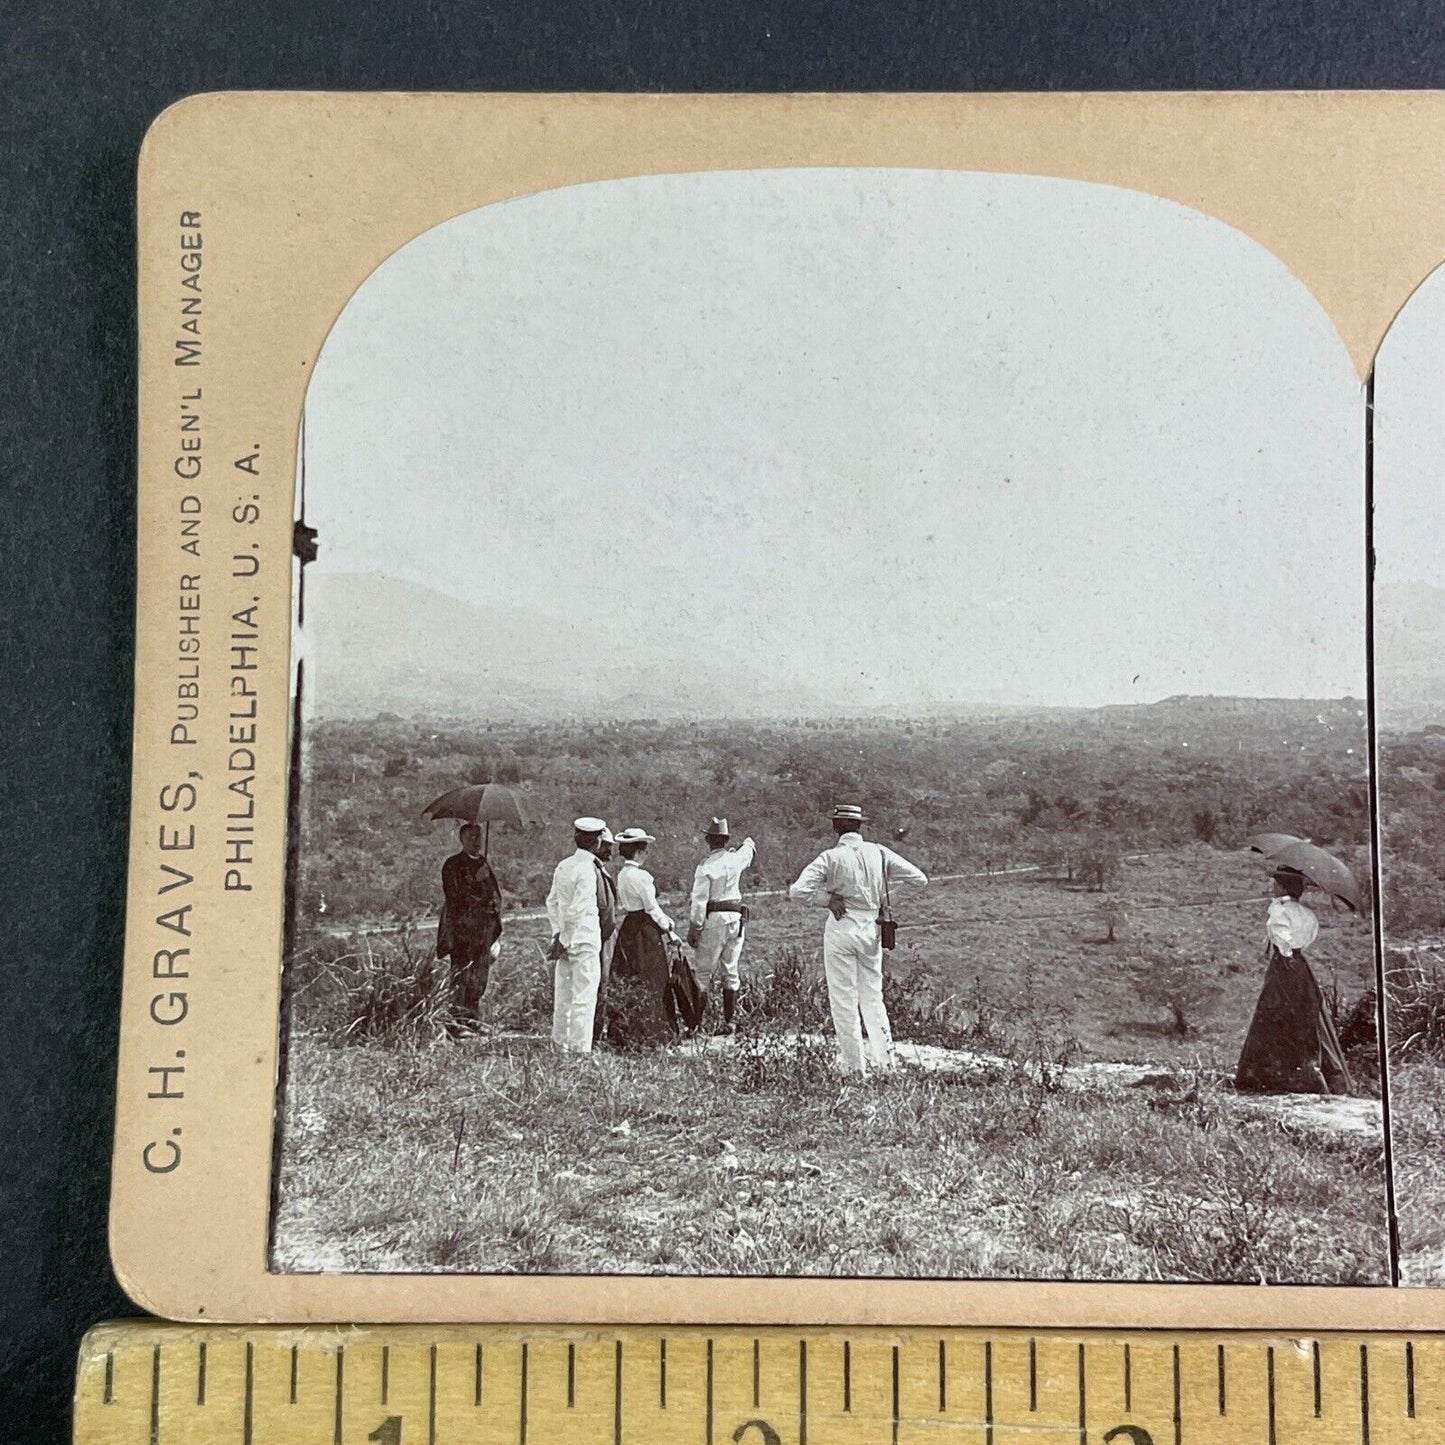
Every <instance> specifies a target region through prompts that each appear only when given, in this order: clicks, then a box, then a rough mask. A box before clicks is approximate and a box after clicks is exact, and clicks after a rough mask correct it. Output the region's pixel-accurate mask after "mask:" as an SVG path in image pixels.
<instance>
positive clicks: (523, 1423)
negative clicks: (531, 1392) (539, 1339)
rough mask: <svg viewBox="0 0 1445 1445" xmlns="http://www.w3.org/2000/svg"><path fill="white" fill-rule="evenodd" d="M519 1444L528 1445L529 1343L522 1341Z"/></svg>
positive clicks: (518, 1421) (518, 1420)
mask: <svg viewBox="0 0 1445 1445" xmlns="http://www.w3.org/2000/svg"><path fill="white" fill-rule="evenodd" d="M517 1442H518V1445H527V1342H526V1340H523V1341H522V1393H521V1401H520V1404H519V1405H518V1410H517Z"/></svg>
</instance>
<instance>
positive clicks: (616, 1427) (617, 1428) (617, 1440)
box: [432, 1335, 622, 1445]
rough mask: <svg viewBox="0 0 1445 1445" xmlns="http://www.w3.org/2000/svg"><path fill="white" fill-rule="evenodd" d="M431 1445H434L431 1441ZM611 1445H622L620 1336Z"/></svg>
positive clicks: (615, 1362) (614, 1369) (615, 1359)
mask: <svg viewBox="0 0 1445 1445" xmlns="http://www.w3.org/2000/svg"><path fill="white" fill-rule="evenodd" d="M432 1445H436V1442H435V1441H433V1442H432ZM612 1445H622V1336H621V1335H619V1336H618V1337H617V1353H616V1355H615V1356H614V1357H613V1361H612Z"/></svg>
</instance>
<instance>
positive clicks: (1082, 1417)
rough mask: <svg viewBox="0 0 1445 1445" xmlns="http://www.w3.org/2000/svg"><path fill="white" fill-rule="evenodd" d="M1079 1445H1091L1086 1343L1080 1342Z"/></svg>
mask: <svg viewBox="0 0 1445 1445" xmlns="http://www.w3.org/2000/svg"><path fill="white" fill-rule="evenodd" d="M1079 1445H1089V1400H1088V1393H1087V1386H1086V1383H1085V1379H1084V1343H1083V1341H1082V1340H1080V1341H1079Z"/></svg>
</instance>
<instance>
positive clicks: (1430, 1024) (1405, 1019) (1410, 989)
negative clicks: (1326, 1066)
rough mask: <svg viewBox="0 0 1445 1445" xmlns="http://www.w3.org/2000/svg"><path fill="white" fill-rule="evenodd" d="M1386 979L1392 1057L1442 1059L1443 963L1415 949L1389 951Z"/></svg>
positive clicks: (1444, 1054)
mask: <svg viewBox="0 0 1445 1445" xmlns="http://www.w3.org/2000/svg"><path fill="white" fill-rule="evenodd" d="M1385 983H1386V988H1387V994H1386V997H1387V999H1388V1001H1389V1009H1390V1055H1391V1057H1392V1058H1393V1059H1397V1060H1399V1061H1401V1062H1402V1063H1403V1062H1405V1061H1408V1060H1412V1059H1417V1058H1431V1059H1445V966H1442V964H1441V961H1440V960H1439V959H1438V958H1435V957H1432V956H1430V955H1428V954H1422V953H1420V952H1418V951H1415V950H1411V951H1409V952H1405V951H1404V950H1398V951H1392V952H1391V953H1390V954H1389V955H1388V956H1387V965H1386V971H1385ZM1341 1042H1343V1037H1342V1038H1341Z"/></svg>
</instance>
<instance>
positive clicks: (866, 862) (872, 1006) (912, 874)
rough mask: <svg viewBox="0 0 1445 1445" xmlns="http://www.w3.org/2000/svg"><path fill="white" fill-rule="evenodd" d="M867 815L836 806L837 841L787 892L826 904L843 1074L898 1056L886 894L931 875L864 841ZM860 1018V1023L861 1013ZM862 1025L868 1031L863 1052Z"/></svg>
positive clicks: (832, 1003)
mask: <svg viewBox="0 0 1445 1445" xmlns="http://www.w3.org/2000/svg"><path fill="white" fill-rule="evenodd" d="M865 821H866V819H865V818H864V816H863V810H862V809H861V808H858V807H854V806H852V805H851V804H845V805H842V806H839V807H836V808H834V809H833V831H834V833H836V834H837V836H838V841H837V843H836V844H835V845H834V846H833V847H831V848H829V849H828V850H827V851H826V852H824V853H820V854H819V855H818V856H817V857H816V858H815V859H814V860H813V861H812V862H811V863H809V864H808V866H807V867H806V868H804V869H803V871H802V872H801V873H800V874H799V875H798V880H797V882H796V883H794V884H793V886H792V887H791V888H789V889H788V897H789V898H792V899H793V900H794V901H795V902H799V903H812V904H815V905H817V906H818V907H824V908H827V910H828V914H829V917H828V921H827V923H826V924H824V925H823V971H824V973H825V974H826V975H827V978H828V1006H829V1008H830V1009H831V1011H832V1014H833V1031H834V1033H836V1034H837V1036H838V1052H839V1055H840V1059H841V1062H842V1066H843V1070H844V1072H845V1073H850V1074H862V1073H865V1072H867V1068H868V1065H869V1064H872V1065H873V1066H874V1067H876V1068H882V1069H886V1068H889V1067H891V1066H892V1063H893V1032H892V1030H891V1029H890V1028H889V1025H888V1010H887V1009H886V1008H885V1007H884V1006H883V935H882V930H881V929H880V927H879V914H880V910H881V908H882V905H883V902H884V899H885V897H886V896H887V895H888V894H889V893H891V891H892V889H893V888H895V887H897V886H898V885H900V884H905V885H906V884H912V885H915V886H918V887H922V886H923V885H924V884H926V883H927V882H928V879H927V877H926V876H925V875H924V874H923V873H922V872H921V871H920V870H919V869H917V868H915V867H914V866H913V864H912V863H910V862H909V861H908V860H907V859H906V858H900V857H899V856H898V854H897V853H895V852H894V851H893V850H892V849H891V848H885V847H883V846H882V845H881V844H879V843H865V842H864V841H863V835H862V833H861V832H860V831H859V830H860V829H861V827H862V825H863V823H864V822H865ZM860 1017H861V1019H862V1027H860V1026H859V1019H860ZM863 1028H866V1029H867V1030H868V1050H867V1056H866V1059H865V1056H864V1050H863V1032H862V1030H863Z"/></svg>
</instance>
